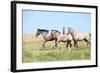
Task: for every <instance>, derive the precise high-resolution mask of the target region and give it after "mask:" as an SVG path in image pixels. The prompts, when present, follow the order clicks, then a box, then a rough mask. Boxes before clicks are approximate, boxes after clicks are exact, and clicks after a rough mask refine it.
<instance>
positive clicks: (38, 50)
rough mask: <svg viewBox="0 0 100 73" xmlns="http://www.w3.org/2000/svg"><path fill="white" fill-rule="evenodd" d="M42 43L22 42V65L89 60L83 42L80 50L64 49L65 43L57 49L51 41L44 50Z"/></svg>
mask: <svg viewBox="0 0 100 73" xmlns="http://www.w3.org/2000/svg"><path fill="white" fill-rule="evenodd" d="M42 43H43V41H35V40H34V41H32V42H23V54H22V55H23V58H22V59H23V63H30V62H45V61H63V60H87V59H90V58H91V57H90V47H89V46H87V45H86V43H85V42H80V48H76V47H72V48H71V50H70V48H65V46H66V44H65V43H60V44H59V45H58V48H52V47H53V46H54V42H53V41H51V42H50V41H49V42H47V43H46V44H45V45H46V48H43V47H42Z"/></svg>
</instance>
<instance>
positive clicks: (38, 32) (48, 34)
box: [35, 29, 55, 48]
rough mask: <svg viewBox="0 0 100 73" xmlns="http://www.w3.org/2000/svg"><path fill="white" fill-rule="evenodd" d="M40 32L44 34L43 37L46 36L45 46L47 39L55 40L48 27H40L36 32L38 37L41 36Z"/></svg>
mask: <svg viewBox="0 0 100 73" xmlns="http://www.w3.org/2000/svg"><path fill="white" fill-rule="evenodd" d="M40 34H42V36H43V38H44V42H43V47H44V48H45V43H46V42H47V41H53V40H55V39H54V38H53V36H52V35H51V33H49V30H46V29H38V30H37V32H36V35H35V36H36V37H37V36H39V35H40Z"/></svg>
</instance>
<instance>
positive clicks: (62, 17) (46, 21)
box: [22, 10, 91, 34]
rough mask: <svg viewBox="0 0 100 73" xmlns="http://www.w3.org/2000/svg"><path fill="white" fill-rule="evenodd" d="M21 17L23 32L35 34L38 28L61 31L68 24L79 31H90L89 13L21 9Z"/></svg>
mask: <svg viewBox="0 0 100 73" xmlns="http://www.w3.org/2000/svg"><path fill="white" fill-rule="evenodd" d="M22 18H23V20H22V21H23V34H35V33H36V31H37V29H38V28H39V29H48V30H52V29H55V30H58V31H60V32H62V30H63V27H65V28H66V29H67V28H68V27H69V26H71V27H72V28H73V29H74V30H76V31H79V32H90V31H91V14H90V13H79V12H54V11H32V10H23V13H22Z"/></svg>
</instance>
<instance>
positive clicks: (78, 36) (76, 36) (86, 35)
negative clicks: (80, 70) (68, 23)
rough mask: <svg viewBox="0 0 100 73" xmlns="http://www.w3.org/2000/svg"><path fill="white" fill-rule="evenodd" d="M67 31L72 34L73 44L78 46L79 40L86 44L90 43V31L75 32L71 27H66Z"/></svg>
mask: <svg viewBox="0 0 100 73" xmlns="http://www.w3.org/2000/svg"><path fill="white" fill-rule="evenodd" d="M68 33H69V34H71V35H72V38H73V41H74V46H76V47H79V41H82V40H84V41H85V42H87V44H90V43H91V33H90V32H76V31H75V30H73V29H72V28H71V27H68Z"/></svg>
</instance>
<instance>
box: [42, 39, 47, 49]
mask: <svg viewBox="0 0 100 73" xmlns="http://www.w3.org/2000/svg"><path fill="white" fill-rule="evenodd" d="M46 42H47V41H46V40H45V41H44V42H43V47H44V48H45V43H46Z"/></svg>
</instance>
